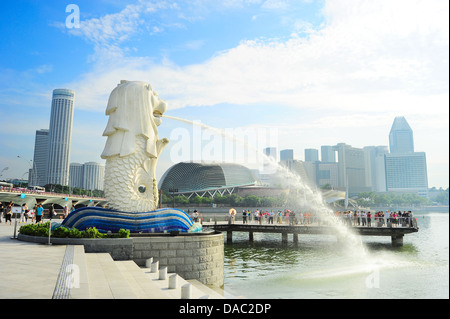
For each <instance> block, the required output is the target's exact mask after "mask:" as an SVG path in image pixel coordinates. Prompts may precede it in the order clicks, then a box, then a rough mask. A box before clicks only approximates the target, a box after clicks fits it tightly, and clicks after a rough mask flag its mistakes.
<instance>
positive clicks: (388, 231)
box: [203, 219, 419, 247]
mask: <svg viewBox="0 0 450 319" xmlns="http://www.w3.org/2000/svg"><path fill="white" fill-rule="evenodd" d="M203 227H205V228H212V229H214V230H217V231H222V232H226V233H227V235H226V236H227V243H232V241H233V232H248V234H249V241H253V240H254V233H278V234H281V241H282V243H283V244H287V243H288V234H292V238H293V242H294V243H298V238H299V235H336V236H337V231H336V228H335V227H333V226H330V225H326V226H325V225H318V224H308V225H289V224H259V223H249V224H247V223H243V222H242V221H236V222H234V223H233V222H232V221H231V220H229V221H221V222H218V221H215V222H203ZM348 227H349V228H351V229H352V230H353V231H354V232H355V233H357V234H360V235H362V236H390V237H391V240H392V245H393V246H396V247H399V246H403V236H404V235H407V234H411V233H415V232H418V231H419V228H418V227H417V222H416V220H415V219H413V220H412V222H411V225H408V224H405V223H400V224H399V225H397V226H394V225H392V224H390V223H388V224H387V225H386V224H384V225H381V223H380V224H378V223H377V224H375V225H374V227H367V226H348ZM338 240H339V238H338Z"/></svg>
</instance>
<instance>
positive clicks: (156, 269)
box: [150, 261, 159, 272]
mask: <svg viewBox="0 0 450 319" xmlns="http://www.w3.org/2000/svg"><path fill="white" fill-rule="evenodd" d="M158 268H159V261H155V262H154V263H152V268H151V270H150V272H157V271H158Z"/></svg>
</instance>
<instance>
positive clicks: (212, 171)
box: [159, 162, 257, 194]
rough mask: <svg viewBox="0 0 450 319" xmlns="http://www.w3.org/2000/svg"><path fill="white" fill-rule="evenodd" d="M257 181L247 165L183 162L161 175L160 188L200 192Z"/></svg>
mask: <svg viewBox="0 0 450 319" xmlns="http://www.w3.org/2000/svg"><path fill="white" fill-rule="evenodd" d="M256 183H257V179H256V177H255V176H254V175H253V173H252V172H251V171H250V170H249V169H248V168H247V167H245V166H242V165H239V164H232V163H204V162H181V163H178V164H175V165H173V166H172V167H170V168H169V169H168V170H167V171H166V172H165V173H164V175H163V176H162V177H161V180H160V183H159V189H161V190H163V191H166V192H170V190H173V189H177V190H178V191H176V192H177V193H185V194H187V193H194V192H195V193H199V192H205V191H213V190H224V189H232V188H235V187H242V186H250V185H255V184H256Z"/></svg>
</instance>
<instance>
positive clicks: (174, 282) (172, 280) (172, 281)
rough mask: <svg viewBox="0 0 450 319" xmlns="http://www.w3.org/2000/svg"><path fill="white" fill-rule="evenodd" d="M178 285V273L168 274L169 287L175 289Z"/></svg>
mask: <svg viewBox="0 0 450 319" xmlns="http://www.w3.org/2000/svg"><path fill="white" fill-rule="evenodd" d="M177 287H178V275H177V274H173V275H170V276H169V289H177Z"/></svg>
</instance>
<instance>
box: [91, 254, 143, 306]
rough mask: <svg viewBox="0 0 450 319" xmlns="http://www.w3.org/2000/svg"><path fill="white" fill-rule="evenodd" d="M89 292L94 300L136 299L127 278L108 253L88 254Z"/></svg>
mask: <svg viewBox="0 0 450 319" xmlns="http://www.w3.org/2000/svg"><path fill="white" fill-rule="evenodd" d="M86 263H87V270H88V280H89V291H90V296H91V298H92V299H136V298H138V296H137V295H136V293H135V291H134V290H133V289H132V288H131V287H130V284H129V282H128V280H127V278H126V277H125V276H124V275H123V273H122V271H121V270H120V269H119V268H118V267H117V265H116V263H115V262H114V260H113V259H112V257H111V255H110V254H108V253H89V254H86Z"/></svg>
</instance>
